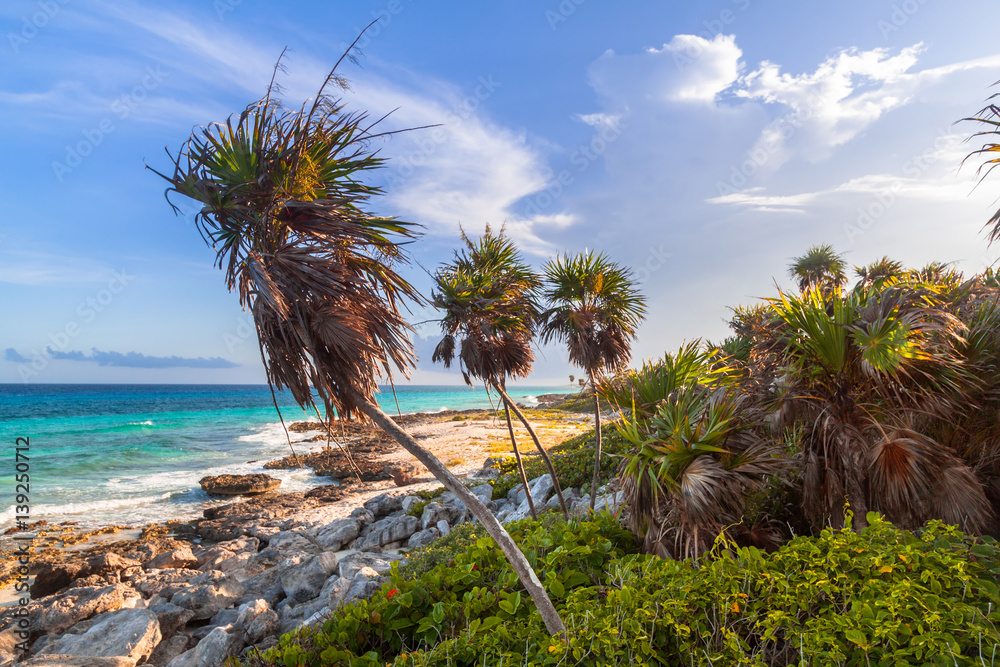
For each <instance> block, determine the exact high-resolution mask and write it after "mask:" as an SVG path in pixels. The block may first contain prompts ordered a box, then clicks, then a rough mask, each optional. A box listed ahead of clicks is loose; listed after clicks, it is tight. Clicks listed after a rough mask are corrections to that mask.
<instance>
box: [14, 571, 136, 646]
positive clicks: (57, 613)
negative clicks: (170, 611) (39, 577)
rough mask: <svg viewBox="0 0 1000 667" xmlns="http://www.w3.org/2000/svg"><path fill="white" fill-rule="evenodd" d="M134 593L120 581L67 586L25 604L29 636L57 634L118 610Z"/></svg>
mask: <svg viewBox="0 0 1000 667" xmlns="http://www.w3.org/2000/svg"><path fill="white" fill-rule="evenodd" d="M135 595H136V593H135V591H133V590H132V589H131V588H129V587H128V586H125V585H124V584H116V585H114V586H104V587H101V588H97V587H89V586H88V587H81V588H70V589H68V590H66V591H64V593H63V594H62V595H59V596H57V597H52V596H50V597H49V598H46V599H45V600H43V601H41V602H39V603H35V604H32V605H29V607H28V611H29V616H28V618H29V620H30V622H31V624H30V627H31V633H32V636H40V635H48V634H58V633H61V632H63V631H65V630H68V629H69V628H71V627H73V626H74V625H76V624H77V623H79V622H80V621H84V620H86V619H88V618H90V617H91V616H95V615H97V614H101V613H104V612H106V611H115V610H117V609H121V608H122V606H123V605H124V604H125V600H126V597H128V598H131V597H133V596H135ZM3 616H4V617H5V616H6V614H4V615H3Z"/></svg>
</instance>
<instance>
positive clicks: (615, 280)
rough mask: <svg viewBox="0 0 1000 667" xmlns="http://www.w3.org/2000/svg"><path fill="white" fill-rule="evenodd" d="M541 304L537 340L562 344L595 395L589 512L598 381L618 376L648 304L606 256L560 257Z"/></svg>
mask: <svg viewBox="0 0 1000 667" xmlns="http://www.w3.org/2000/svg"><path fill="white" fill-rule="evenodd" d="M544 273H545V298H546V299H547V300H548V303H549V308H548V310H546V311H545V312H544V313H543V314H542V316H541V320H542V322H543V324H542V328H541V336H540V337H541V340H542V341H543V342H545V343H548V342H550V341H552V340H560V341H563V342H565V343H566V346H567V348H568V349H569V360H570V362H571V363H573V364H576V365H577V366H580V367H581V368H583V369H584V370H585V371H586V372H587V378H588V380H589V382H590V386H591V388H592V389H593V390H594V430H595V431H596V433H597V441H596V451H595V453H594V478H593V481H592V483H591V489H590V508H591V509H593V508H594V503H595V501H596V499H597V481H598V477H599V475H600V468H601V403H600V398H599V396H598V393H597V390H596V387H597V377H598V376H599V375H601V374H603V373H604V372H605V371H610V372H616V371H618V370H620V369H621V368H622V367H624V365H625V364H626V363H627V362H628V360H629V357H630V356H631V341H632V340H633V339H634V338H635V333H636V328H637V327H638V326H639V322H640V321H642V317H643V315H644V313H645V312H646V300H645V298H644V297H643V296H642V295H641V294H640V293H639V292H638V290H637V289H636V288H635V285H634V283H633V278H632V273H631V271H629V270H628V269H625V268H623V267H621V266H619V265H618V264H617V263H615V262H612V261H611V260H610V259H608V258H607V257H606V256H605V255H604V254H599V253H593V252H589V251H588V252H584V253H581V254H578V255H576V256H575V257H569V256H564V257H559V258H557V259H555V260H552V261H550V262H548V263H547V264H546V265H545V269H544Z"/></svg>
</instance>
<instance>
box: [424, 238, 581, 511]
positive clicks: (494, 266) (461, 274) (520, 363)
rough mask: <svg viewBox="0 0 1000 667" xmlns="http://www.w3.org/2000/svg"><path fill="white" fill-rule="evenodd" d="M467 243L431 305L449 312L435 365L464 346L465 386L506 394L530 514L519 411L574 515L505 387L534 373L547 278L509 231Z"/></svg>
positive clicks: (440, 277) (439, 277)
mask: <svg viewBox="0 0 1000 667" xmlns="http://www.w3.org/2000/svg"><path fill="white" fill-rule="evenodd" d="M462 240H463V241H464V242H465V246H466V247H465V249H464V250H462V251H461V252H460V253H459V252H456V253H455V259H454V260H453V261H452V262H450V263H448V264H445V265H444V266H442V267H441V268H440V269H439V270H438V271H437V273H436V274H435V275H434V282H435V291H434V293H433V295H432V301H433V303H434V305H435V306H437V307H438V308H440V309H441V310H442V311H444V317H443V318H442V319H441V330H442V332H443V333H444V337H443V338H442V339H441V342H440V343H438V345H437V347H436V348H435V349H434V355H433V360H434V361H443V362H444V365H445V367H446V368H447V367H450V366H451V363H452V361H453V360H454V359H455V356H456V348H457V352H458V354H457V356H458V359H459V362H460V364H461V367H462V376H463V377H464V378H465V381H466V383H467V384H469V385H470V386H471V385H472V379H471V378H472V377H475V378H478V379H480V380H482V381H483V382H485V383H486V384H487V385H488V386H490V387H492V388H493V389H494V390H496V392H497V393H498V394H499V395H500V398H501V400H502V401H503V404H504V414H505V416H506V418H507V430H508V431H509V432H510V441H511V445H512V446H513V449H514V458H515V459H516V461H517V467H518V471H519V472H520V475H521V481H522V482H523V483H524V489H525V493H526V495H527V500H528V507H529V509H530V511H531V516H532V518H535V517H536V516H537V514H536V511H535V503H534V500H533V499H532V497H531V493H530V490H529V489H528V478H527V476H526V475H525V473H524V466H523V465H522V464H521V454H520V452H519V451H518V448H517V439H516V438H515V437H514V427H513V425H512V424H511V419H510V413H511V410H513V411H514V413H515V414H516V415H517V417H518V418H519V419H520V420H521V422H522V423H523V424H524V426H525V428H526V429H527V430H528V433H529V434H530V436H531V439H532V440H533V442H534V443H535V447H536V448H537V449H538V453H539V454H540V455H541V457H542V459H543V460H544V461H545V465H546V467H547V468H548V470H549V474H550V475H551V476H552V481H553V484H554V486H555V490H556V495H557V497H558V498H559V504H560V506H561V507H562V511H563V515H564V516H566V517H567V518H568V517H569V509H568V508H567V507H566V501H565V500H564V498H563V495H562V488H561V487H560V485H559V479H558V477H557V476H556V471H555V467H554V466H553V465H552V459H551V458H550V457H549V454H548V452H546V451H545V448H544V447H542V444H541V442H539V440H538V437H537V435H536V434H535V431H534V429H533V428H532V427H531V424H530V423H529V422H528V419H527V418H526V417H525V416H524V413H522V412H521V410H520V408H518V407H517V404H516V403H515V402H514V401H513V400H512V399H511V398H510V396H509V395H508V394H507V390H506V385H507V379H508V378H517V377H525V376H527V375H528V374H529V373H530V372H531V364H532V362H533V361H534V353H533V352H532V350H531V342H532V340H533V338H534V335H535V326H536V322H537V320H538V314H539V307H538V296H537V293H538V289H539V286H540V284H541V281H540V280H539V278H538V276H537V275H535V273H534V272H533V271H532V270H531V267H529V266H528V265H527V264H526V263H525V262H524V261H523V260H522V259H521V256H520V253H519V252H518V251H517V248H516V247H515V246H514V243H513V241H512V240H511V239H510V238H508V237H506V236H505V235H504V230H503V229H501V230H500V233H499V234H493V232H492V230H491V229H490V227H489V225H487V226H486V231H485V233H484V234H483V235H482V236H481V237H480V238H478V239H477V240H475V241H472V240H470V239H469V238H468V237H467V236H465V234H464V233H463V234H462Z"/></svg>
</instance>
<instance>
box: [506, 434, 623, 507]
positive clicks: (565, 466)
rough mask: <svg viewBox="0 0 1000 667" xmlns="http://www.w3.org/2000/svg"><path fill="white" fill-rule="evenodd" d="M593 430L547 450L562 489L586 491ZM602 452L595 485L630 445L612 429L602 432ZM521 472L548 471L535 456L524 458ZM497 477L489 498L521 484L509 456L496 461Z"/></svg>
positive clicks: (591, 462) (612, 471) (612, 473)
mask: <svg viewBox="0 0 1000 667" xmlns="http://www.w3.org/2000/svg"><path fill="white" fill-rule="evenodd" d="M594 440H595V438H594V431H592V430H591V431H588V432H587V433H583V434H581V435H578V436H576V437H574V438H570V439H569V440H566V441H565V442H563V443H560V444H558V445H556V446H555V447H553V448H552V449H550V450H549V452H550V453H551V454H552V465H553V467H555V469H556V474H557V475H558V476H559V482H560V483H561V484H562V486H563V488H564V489H568V488H571V487H577V488H583V487H586V489H588V490H589V488H590V486H589V485H590V481H591V477H592V475H593V474H594V467H593V466H594ZM603 440H604V451H603V455H602V456H601V475H600V482H599V484H606V483H607V482H609V481H611V480H612V479H613V478H614V476H615V473H616V472H617V470H618V466H619V465H620V461H621V459H620V456H621V455H623V454H626V453H628V451H629V448H630V447H631V445H630V444H629V443H628V442H627V441H626V440H625V439H624V438H623V437H621V435H620V434H618V433H615V432H614V429H608V431H607V432H605V433H604V436H603ZM522 461H523V462H524V473H525V475H527V477H528V479H529V480H531V479H534V478H535V477H538V476H539V475H544V474H545V473H546V472H548V470H547V469H546V467H545V463H544V462H543V461H542V460H541V458H539V457H537V456H531V457H524V458H522ZM498 467H499V470H500V476H499V477H497V478H496V479H494V480H493V481H492V482H491V484H492V485H493V497H494V498H505V497H506V496H507V493H508V492H509V491H510V490H511V489H513V488H514V487H515V486H517V485H519V484H520V483H521V477H520V475H518V472H517V464H516V462H515V461H514V458H513V457H505V458H504V459H503V460H502V462H501V463H500V464H499V466H498Z"/></svg>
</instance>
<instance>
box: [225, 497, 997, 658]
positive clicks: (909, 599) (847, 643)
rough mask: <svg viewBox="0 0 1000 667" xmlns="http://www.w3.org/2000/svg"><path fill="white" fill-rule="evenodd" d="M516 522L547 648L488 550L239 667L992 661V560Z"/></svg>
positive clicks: (460, 558) (907, 549)
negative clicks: (675, 544)
mask: <svg viewBox="0 0 1000 667" xmlns="http://www.w3.org/2000/svg"><path fill="white" fill-rule="evenodd" d="M549 516H550V517H551V519H549V520H547V521H546V522H545V523H544V524H540V523H538V522H529V521H525V522H520V523H518V524H516V525H515V526H514V533H515V535H516V536H517V538H518V541H519V543H520V544H522V545H523V547H524V550H525V553H527V554H528V555H529V557H530V558H531V560H532V564H533V565H534V566H535V568H536V571H538V572H539V574H540V576H542V577H543V579H544V581H545V582H546V587H547V588H548V589H549V590H550V591H552V594H553V598H554V599H555V601H556V605H557V607H558V608H559V611H560V613H561V615H562V616H563V618H564V619H565V620H566V626H567V629H568V634H567V636H566V637H563V638H560V637H552V636H550V635H548V634H547V633H546V632H545V630H544V627H543V625H542V623H541V620H540V618H539V616H538V614H537V612H535V611H534V610H533V609H531V607H530V605H527V604H525V597H524V595H523V591H521V590H520V589H519V587H518V586H517V580H516V578H515V577H514V576H513V574H512V571H511V569H510V566H509V565H507V564H506V563H505V561H504V560H503V558H502V556H501V554H500V552H499V551H498V550H497V549H496V547H495V546H494V545H493V544H492V542H491V540H489V539H488V538H482V539H476V540H475V541H474V542H473V543H468V542H465V541H459V542H456V543H455V544H454V545H453V546H454V551H453V557H452V558H450V559H449V560H448V561H447V564H444V563H442V564H439V565H437V566H435V567H433V568H432V569H430V570H428V571H424V572H422V573H419V574H418V573H416V572H411V574H413V575H414V576H413V578H409V579H408V578H404V577H403V576H402V571H399V570H396V571H394V572H393V574H392V581H391V583H389V584H386V585H385V586H384V587H383V589H382V591H381V592H380V593H377V594H376V595H375V596H374V597H373V598H371V599H370V600H364V601H359V602H357V603H354V604H352V605H349V606H346V607H343V608H341V609H338V610H337V611H336V612H334V615H333V617H332V618H331V619H329V620H328V621H326V623H324V625H323V627H321V628H318V629H306V630H301V631H299V632H298V633H296V634H289V635H285V636H284V637H282V638H281V640H280V642H279V644H278V645H277V646H276V647H275V648H273V649H271V650H269V651H267V652H265V653H264V654H263V656H262V657H260V656H259V657H251V658H249V659H247V660H246V661H245V662H244V663H243V664H244V665H246V666H247V667H260V666H262V665H285V666H287V667H294V666H297V665H351V666H352V667H375V666H376V665H377V666H379V667H381V666H383V665H392V666H393V667H404V666H405V667H418V666H419V667H444V666H446V665H447V666H459V665H462V666H468V667H472V666H473V665H483V664H487V665H500V664H504V665H518V664H530V665H545V664H551V665H601V666H605V665H631V666H645V665H677V666H681V665H684V666H687V665H703V666H706V667H707V666H709V665H756V666H759V667H763V666H765V665H800V664H808V665H869V664H870V665H900V664H929V665H938V664H940V665H983V664H987V665H988V664H994V663H995V655H996V654H997V653H1000V648H998V647H1000V630H998V627H997V624H998V622H1000V611H998V610H997V606H998V604H1000V590H998V587H997V583H996V575H997V573H1000V549H998V547H997V544H996V543H995V542H993V541H992V540H989V539H987V540H986V541H985V542H977V541H974V540H972V539H971V538H967V537H965V536H963V535H962V534H961V533H960V532H958V530H957V529H956V528H954V527H950V526H946V525H944V524H941V523H938V522H932V523H931V524H930V525H928V527H927V528H926V529H925V530H924V531H923V532H922V533H920V534H913V533H909V532H907V531H902V530H899V529H897V528H895V527H893V526H892V525H891V524H889V523H887V522H885V521H883V520H882V519H881V518H880V517H879V516H878V515H876V514H874V513H873V514H871V515H869V517H868V523H869V525H868V527H867V528H865V529H863V530H862V531H861V532H860V533H855V532H853V531H851V530H849V529H844V530H834V529H827V530H824V531H823V532H822V533H821V534H820V535H819V536H818V537H815V538H812V537H800V538H796V539H795V540H793V541H791V542H789V543H788V544H786V545H785V546H783V547H782V548H781V549H780V550H778V551H777V552H775V553H773V554H766V553H764V552H761V551H759V550H757V549H755V548H752V547H750V548H736V547H735V545H733V544H732V543H727V542H724V541H722V540H720V541H719V542H718V543H717V544H716V546H715V549H714V550H713V552H712V554H711V557H710V558H704V559H701V560H699V561H689V560H683V561H677V560H662V559H659V558H655V557H650V556H644V555H640V554H638V553H636V545H635V543H634V541H633V540H632V538H631V536H630V535H629V534H628V533H627V532H626V531H624V530H623V529H622V528H621V527H620V525H618V523H617V522H616V521H614V520H613V519H611V518H609V517H607V516H603V517H599V518H598V519H597V520H596V521H592V522H569V523H565V522H563V521H562V520H560V519H558V518H557V517H556V515H549Z"/></svg>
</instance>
